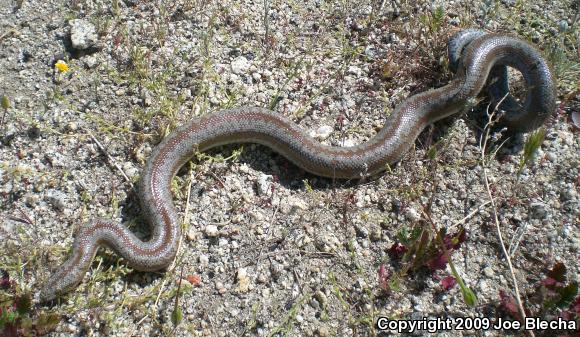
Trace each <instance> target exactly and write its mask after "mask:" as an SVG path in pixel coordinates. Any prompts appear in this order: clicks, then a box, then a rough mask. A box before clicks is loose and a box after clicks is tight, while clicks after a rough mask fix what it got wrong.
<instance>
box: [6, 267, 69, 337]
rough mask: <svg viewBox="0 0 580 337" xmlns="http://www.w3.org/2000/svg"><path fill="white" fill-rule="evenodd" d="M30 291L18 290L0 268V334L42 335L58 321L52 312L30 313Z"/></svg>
mask: <svg viewBox="0 0 580 337" xmlns="http://www.w3.org/2000/svg"><path fill="white" fill-rule="evenodd" d="M31 304H32V298H31V295H30V293H27V292H22V293H21V292H20V291H18V289H17V288H16V284H15V282H13V281H12V280H10V275H9V274H8V272H7V271H5V270H1V269H0V336H2V337H16V336H24V337H28V336H42V335H45V334H47V333H49V332H50V331H52V330H53V329H54V328H55V327H56V324H58V322H59V321H60V316H59V315H57V314H54V313H46V312H40V313H38V314H36V315H32V314H31Z"/></svg>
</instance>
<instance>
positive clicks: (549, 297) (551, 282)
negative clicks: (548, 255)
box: [498, 262, 580, 336]
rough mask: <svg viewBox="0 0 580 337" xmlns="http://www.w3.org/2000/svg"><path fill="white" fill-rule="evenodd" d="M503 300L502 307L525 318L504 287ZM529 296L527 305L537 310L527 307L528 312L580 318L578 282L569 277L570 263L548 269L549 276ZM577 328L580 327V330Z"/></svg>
mask: <svg viewBox="0 0 580 337" xmlns="http://www.w3.org/2000/svg"><path fill="white" fill-rule="evenodd" d="M499 297H500V303H499V306H498V310H499V311H500V314H501V313H505V314H507V315H509V316H511V317H513V318H515V319H517V320H520V321H521V320H522V317H521V313H520V312H519V310H518V306H517V304H516V300H515V298H514V297H513V296H511V295H508V294H506V293H505V292H504V291H502V290H500V292H499ZM526 298H528V299H529V301H528V303H527V306H528V307H529V308H532V307H533V308H535V310H533V311H532V310H530V309H528V308H527V309H525V310H526V316H534V317H540V318H542V319H544V320H554V319H557V318H558V317H560V318H562V319H564V320H575V321H577V322H578V320H580V295H578V283H576V282H574V281H569V280H568V279H567V277H566V266H565V265H564V263H562V262H557V263H556V264H555V265H554V267H552V269H550V270H548V271H547V272H546V277H545V278H543V279H542V280H540V281H539V282H538V285H537V286H536V287H535V288H533V289H532V290H531V291H530V292H529V294H528V296H526ZM576 332H577V331H576ZM567 333H570V331H562V332H561V334H558V335H556V332H555V331H549V332H545V331H544V332H540V336H567Z"/></svg>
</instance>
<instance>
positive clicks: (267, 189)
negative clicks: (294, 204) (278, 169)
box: [256, 173, 272, 195]
mask: <svg viewBox="0 0 580 337" xmlns="http://www.w3.org/2000/svg"><path fill="white" fill-rule="evenodd" d="M256 185H257V187H258V194H259V195H270V194H272V188H271V186H272V176H271V175H268V174H263V173H262V174H260V177H259V178H258V181H257V182H256Z"/></svg>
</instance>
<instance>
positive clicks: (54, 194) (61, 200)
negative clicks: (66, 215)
mask: <svg viewBox="0 0 580 337" xmlns="http://www.w3.org/2000/svg"><path fill="white" fill-rule="evenodd" d="M46 198H47V200H48V203H50V204H51V205H52V206H53V207H54V208H55V209H57V210H59V211H63V210H64V209H65V208H66V204H67V203H66V195H65V194H64V193H63V192H61V191H59V190H52V189H51V190H48V191H47V192H46Z"/></svg>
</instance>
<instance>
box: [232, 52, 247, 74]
mask: <svg viewBox="0 0 580 337" xmlns="http://www.w3.org/2000/svg"><path fill="white" fill-rule="evenodd" d="M231 67H232V72H233V73H234V74H236V75H240V74H243V73H245V72H246V71H248V69H249V68H250V62H249V61H248V59H247V58H245V57H243V56H239V57H236V59H234V60H233V61H232V64H231Z"/></svg>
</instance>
